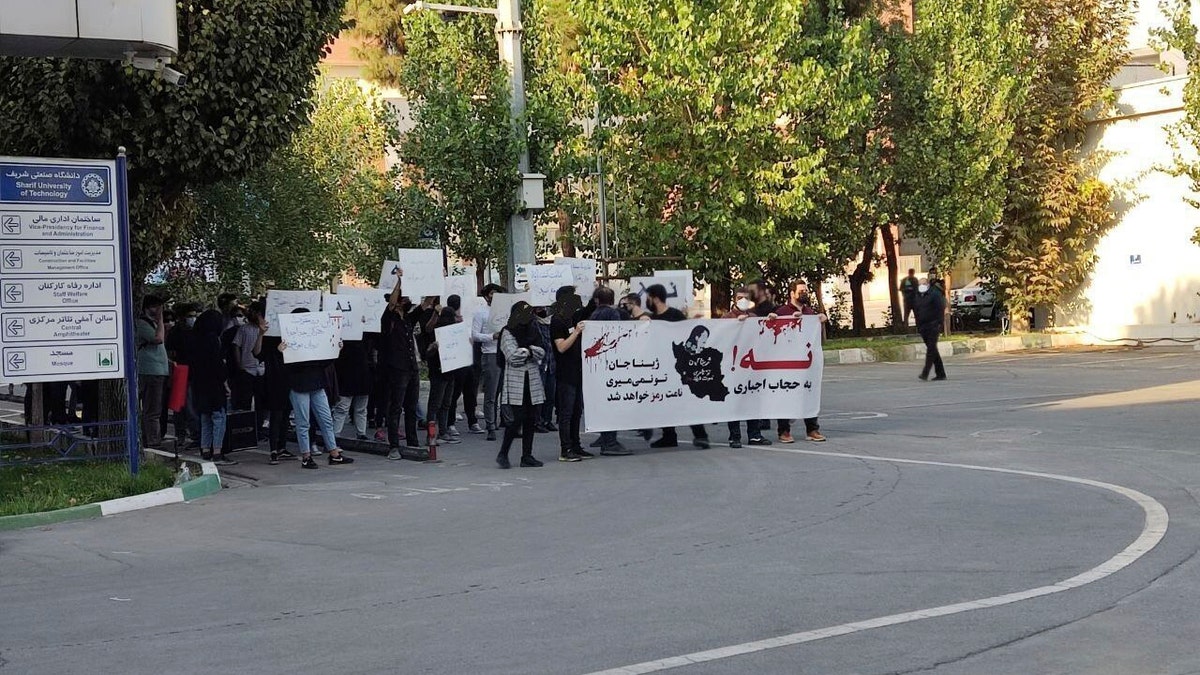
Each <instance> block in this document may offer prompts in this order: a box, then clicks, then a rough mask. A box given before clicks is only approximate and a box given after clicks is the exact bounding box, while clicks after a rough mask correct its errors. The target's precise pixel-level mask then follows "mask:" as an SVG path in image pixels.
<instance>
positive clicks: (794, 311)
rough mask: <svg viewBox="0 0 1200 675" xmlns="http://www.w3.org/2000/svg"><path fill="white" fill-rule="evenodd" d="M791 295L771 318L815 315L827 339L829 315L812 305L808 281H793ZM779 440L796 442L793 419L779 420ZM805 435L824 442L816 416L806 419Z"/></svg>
mask: <svg viewBox="0 0 1200 675" xmlns="http://www.w3.org/2000/svg"><path fill="white" fill-rule="evenodd" d="M788 295H789V300H790V302H789V304H786V305H780V306H779V307H777V308H776V309H775V312H773V313H772V314H771V315H770V317H769V318H774V317H776V316H785V317H786V316H794V317H803V316H815V317H817V321H820V322H821V342H824V341H825V326H826V324H827V323H828V322H829V317H828V316H826V315H825V314H823V313H821V312H818V311H817V309H816V308H815V307H813V305H812V296H811V295H810V294H809V292H808V283H807V282H805V281H804V280H802V279H800V280H797V281H793V282H792V286H791V291H790V292H789V293H788ZM778 424H779V426H778V431H779V442H780V443H795V442H796V440H795V438H793V437H792V422H791V420H779V422H778ZM804 434H805V437H806V438H807V439H808V440H810V441H813V442H816V443H824V442H825V436H824V435H823V434H822V433H821V425H820V423H819V422H818V421H817V418H816V417H809V418H807V419H805V420H804Z"/></svg>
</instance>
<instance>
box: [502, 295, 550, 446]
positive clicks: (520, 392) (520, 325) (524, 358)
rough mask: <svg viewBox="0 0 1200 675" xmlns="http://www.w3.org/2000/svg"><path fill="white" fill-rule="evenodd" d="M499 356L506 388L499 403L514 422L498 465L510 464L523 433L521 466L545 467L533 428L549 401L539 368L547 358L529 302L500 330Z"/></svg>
mask: <svg viewBox="0 0 1200 675" xmlns="http://www.w3.org/2000/svg"><path fill="white" fill-rule="evenodd" d="M500 353H501V354H502V355H503V357H504V386H503V388H502V390H501V392H500V404H501V405H504V406H507V407H508V410H509V411H510V412H511V419H512V423H510V424H509V425H508V426H506V427H505V428H504V441H503V442H502V443H501V444H500V453H499V454H498V455H496V464H499V465H500V468H501V469H507V468H509V467H510V466H511V465H510V464H509V462H508V451H509V448H511V447H512V443H513V440H515V439H516V437H517V430H518V426H519V427H520V430H521V466H526V467H537V466H542V463H541V462H539V461H538V460H537V459H536V458H534V456H533V440H534V437H535V434H536V432H535V431H534V427H535V426H536V425H537V420H538V410H539V409H538V406H540V405H542V404H543V403H545V402H546V394H545V391H544V390H543V389H542V377H541V374H540V373H539V370H538V366H539V364H540V363H541V362H542V360H543V359H545V358H546V350H544V349H542V347H541V333H540V332H539V331H538V328H537V326H536V325H534V317H533V308H532V307H530V306H529V303H528V302H518V303H517V304H515V305H513V308H512V314H510V315H509V319H508V325H507V326H505V327H504V329H503V330H501V331H500Z"/></svg>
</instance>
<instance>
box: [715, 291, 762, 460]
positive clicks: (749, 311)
mask: <svg viewBox="0 0 1200 675" xmlns="http://www.w3.org/2000/svg"><path fill="white" fill-rule="evenodd" d="M753 311H754V301H753V300H751V299H750V288H749V287H748V286H742V287H741V288H739V289H737V291H736V292H734V296H733V305H732V306H731V307H730V308H729V311H728V312H726V313H725V318H726V319H739V320H745V319H748V318H750V317H752V316H754V314H753ZM726 426H728V427H729V447H731V448H733V449H735V450H736V449H737V448H740V447H742V423H741V422H730V423H729V424H728V425H726ZM760 427H761V424H760V423H759V420H757V419H752V420H746V442H748V443H749V444H750V445H770V444H771V442H770V441H768V440H767V439H765V438H763V437H762V430H761V429H760Z"/></svg>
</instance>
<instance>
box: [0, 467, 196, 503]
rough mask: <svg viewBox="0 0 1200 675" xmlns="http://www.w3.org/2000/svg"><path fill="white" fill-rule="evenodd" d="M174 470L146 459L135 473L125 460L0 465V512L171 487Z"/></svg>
mask: <svg viewBox="0 0 1200 675" xmlns="http://www.w3.org/2000/svg"><path fill="white" fill-rule="evenodd" d="M172 482H174V472H173V471H172V470H171V467H170V466H168V465H166V464H161V463H158V462H146V463H144V464H143V465H142V467H141V469H140V470H139V471H138V475H137V476H136V477H134V476H130V475H129V466H128V465H127V464H125V463H124V462H104V463H100V462H86V463H84V462H80V463H70V464H67V463H63V464H41V465H34V466H15V467H5V468H3V469H0V516H13V515H19V514H24V513H40V512H42V511H53V510H56V509H65V508H67V507H71V506H83V505H84V504H94V503H96V502H102V501H105V500H108V499H118V498H120V497H131V496H133V495H140V494H144V493H146V492H153V491H154V490H161V489H163V488H168V487H171V484H172Z"/></svg>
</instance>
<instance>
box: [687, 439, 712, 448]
mask: <svg viewBox="0 0 1200 675" xmlns="http://www.w3.org/2000/svg"><path fill="white" fill-rule="evenodd" d="M692 445H694V446H696V447H697V448H700V449H701V450H707V449H709V448H711V447H712V444H710V443H709V442H708V439H707V438H693V439H692Z"/></svg>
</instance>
